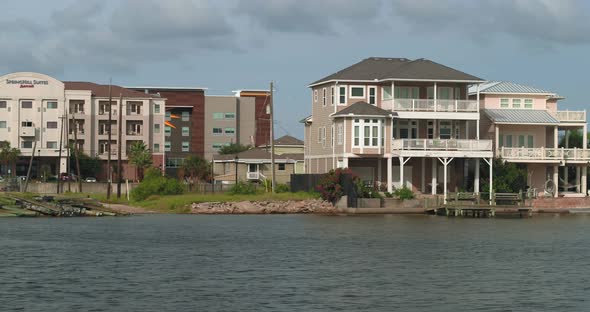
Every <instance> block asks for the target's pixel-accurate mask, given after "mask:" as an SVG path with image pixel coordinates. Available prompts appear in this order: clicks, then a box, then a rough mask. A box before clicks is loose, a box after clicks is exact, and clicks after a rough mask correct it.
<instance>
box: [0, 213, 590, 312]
mask: <svg viewBox="0 0 590 312" xmlns="http://www.w3.org/2000/svg"><path fill="white" fill-rule="evenodd" d="M589 230H590V216H583V215H582V216H544V217H543V216H535V217H534V218H532V219H524V220H521V219H448V218H445V217H430V216H373V217H326V216H303V215H298V216H293V215H290V216H289V215H263V216H179V215H154V216H140V217H127V218H75V219H13V218H3V219H2V218H0V310H1V311H394V310H398V311H589V310H590V303H589V302H588V295H589V294H590V266H589V263H590V244H589V241H590V231H589Z"/></svg>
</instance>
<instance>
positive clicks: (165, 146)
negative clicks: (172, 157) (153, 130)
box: [164, 141, 170, 152]
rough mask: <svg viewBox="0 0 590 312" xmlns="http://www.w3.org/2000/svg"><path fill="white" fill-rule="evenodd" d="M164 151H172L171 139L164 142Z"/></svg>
mask: <svg viewBox="0 0 590 312" xmlns="http://www.w3.org/2000/svg"><path fill="white" fill-rule="evenodd" d="M164 151H166V152H169V151H170V141H166V142H164Z"/></svg>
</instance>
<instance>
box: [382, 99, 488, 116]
mask: <svg viewBox="0 0 590 312" xmlns="http://www.w3.org/2000/svg"><path fill="white" fill-rule="evenodd" d="M382 108H383V109H387V110H392V111H394V112H443V113H478V112H479V105H478V103H477V101H472V100H443V99H437V100H434V99H395V100H393V101H392V100H387V101H383V105H382Z"/></svg>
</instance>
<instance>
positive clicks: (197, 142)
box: [150, 89, 205, 157]
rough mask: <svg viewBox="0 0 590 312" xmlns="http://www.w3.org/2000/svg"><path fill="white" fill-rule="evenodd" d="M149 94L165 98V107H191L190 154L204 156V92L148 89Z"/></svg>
mask: <svg viewBox="0 0 590 312" xmlns="http://www.w3.org/2000/svg"><path fill="white" fill-rule="evenodd" d="M150 92H152V93H156V92H159V93H160V96H161V97H163V98H166V107H170V106H192V107H193V109H192V113H191V118H192V120H191V122H192V125H191V154H197V155H200V156H202V157H204V156H205V91H203V90H191V91H182V90H180V91H175V90H158V89H150Z"/></svg>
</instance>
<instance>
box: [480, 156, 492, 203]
mask: <svg viewBox="0 0 590 312" xmlns="http://www.w3.org/2000/svg"><path fill="white" fill-rule="evenodd" d="M482 159H483V160H484V161H485V162H486V163H487V164H488V165H489V166H490V189H489V192H490V205H492V204H493V202H494V196H493V192H494V186H493V185H494V158H490V159H489V160H488V159H487V158H482Z"/></svg>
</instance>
